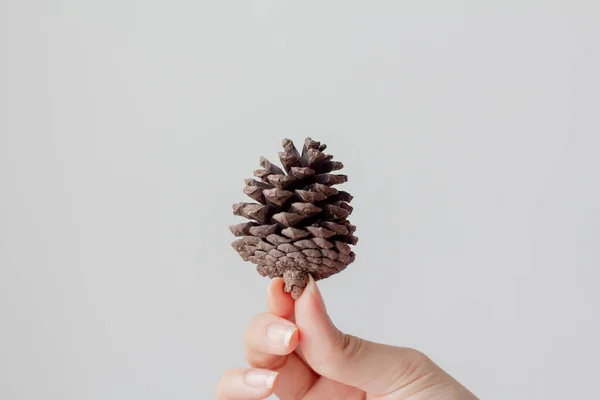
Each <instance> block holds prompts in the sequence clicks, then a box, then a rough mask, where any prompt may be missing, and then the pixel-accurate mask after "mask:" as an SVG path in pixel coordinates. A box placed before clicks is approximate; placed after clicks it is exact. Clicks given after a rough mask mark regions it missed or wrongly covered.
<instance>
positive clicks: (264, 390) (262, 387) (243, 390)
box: [216, 369, 278, 400]
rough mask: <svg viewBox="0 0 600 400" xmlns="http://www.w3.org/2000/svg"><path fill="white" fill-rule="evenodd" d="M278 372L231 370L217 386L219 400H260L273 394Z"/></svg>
mask: <svg viewBox="0 0 600 400" xmlns="http://www.w3.org/2000/svg"><path fill="white" fill-rule="evenodd" d="M277 375H278V373H277V372H274V371H268V370H264V369H231V370H229V371H227V372H225V374H224V375H223V377H222V378H221V381H220V382H219V384H218V385H217V393H216V396H217V400H259V399H265V398H267V397H268V396H270V395H271V394H272V393H273V388H274V387H275V384H276V381H277Z"/></svg>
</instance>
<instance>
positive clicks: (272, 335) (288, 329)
mask: <svg viewBox="0 0 600 400" xmlns="http://www.w3.org/2000/svg"><path fill="white" fill-rule="evenodd" d="M296 329H297V328H296V327H295V326H293V325H280V324H274V325H269V326H268V327H267V332H266V336H267V342H269V343H271V344H272V345H275V346H288V345H289V344H290V340H292V336H293V335H294V332H296Z"/></svg>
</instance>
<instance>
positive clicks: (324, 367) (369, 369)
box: [295, 277, 435, 395]
mask: <svg viewBox="0 0 600 400" xmlns="http://www.w3.org/2000/svg"><path fill="white" fill-rule="evenodd" d="M295 315H296V324H297V326H298V328H299V330H300V347H301V348H302V352H303V355H304V357H305V359H306V361H307V362H308V364H309V365H310V366H311V367H312V368H313V369H314V370H315V371H316V372H318V373H319V374H321V375H323V376H325V377H327V378H330V379H332V380H334V381H338V382H341V383H344V384H346V385H349V386H354V387H358V388H360V389H362V390H364V391H366V392H368V393H370V394H373V395H381V394H386V393H390V392H392V391H395V390H398V389H399V388H401V387H402V385H407V384H409V383H411V381H416V380H418V379H420V378H421V377H422V376H425V375H427V374H429V373H430V369H433V368H435V364H433V363H432V362H430V361H428V359H427V358H426V357H425V356H423V355H422V354H420V353H419V352H417V351H414V350H411V349H407V348H399V347H393V346H386V345H382V344H377V343H373V342H369V341H366V340H363V339H359V338H356V337H354V336H350V335H346V334H343V333H342V332H340V331H339V330H338V329H337V328H336V327H335V326H334V325H333V323H332V322H331V319H330V318H329V316H328V315H327V310H326V308H325V304H324V302H323V298H322V296H321V293H320V291H319V289H318V287H317V285H316V283H315V281H314V280H313V279H312V277H311V278H310V282H309V284H308V286H307V287H306V289H305V290H304V292H303V293H302V295H301V296H300V298H298V299H297V300H296V304H295Z"/></svg>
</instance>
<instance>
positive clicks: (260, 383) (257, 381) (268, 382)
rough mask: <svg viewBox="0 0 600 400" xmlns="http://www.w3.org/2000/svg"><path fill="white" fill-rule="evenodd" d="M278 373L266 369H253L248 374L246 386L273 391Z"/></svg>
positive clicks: (245, 378) (245, 377)
mask: <svg viewBox="0 0 600 400" xmlns="http://www.w3.org/2000/svg"><path fill="white" fill-rule="evenodd" d="M277 375H278V373H277V372H273V371H267V370H265V369H251V370H250V371H248V372H246V375H245V376H244V380H245V381H246V385H248V386H250V387H251V388H255V389H271V388H272V387H273V385H274V384H275V378H277Z"/></svg>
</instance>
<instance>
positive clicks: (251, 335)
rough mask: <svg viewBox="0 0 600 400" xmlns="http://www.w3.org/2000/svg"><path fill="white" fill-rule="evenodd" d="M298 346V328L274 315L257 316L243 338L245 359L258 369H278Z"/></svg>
mask: <svg viewBox="0 0 600 400" xmlns="http://www.w3.org/2000/svg"><path fill="white" fill-rule="evenodd" d="M297 345H298V328H296V325H294V324H293V323H292V322H290V321H288V320H287V319H285V318H282V317H278V316H277V315H275V314H270V313H264V314H259V315H257V316H256V317H254V319H253V320H252V322H251V323H250V326H249V327H248V330H247V331H246V336H245V348H246V359H247V360H248V362H249V363H250V365H252V366H254V367H259V368H269V369H274V368H280V367H282V366H283V364H284V362H285V357H283V356H286V355H288V354H290V353H292V352H293V351H294V349H295V348H296V346H297Z"/></svg>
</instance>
